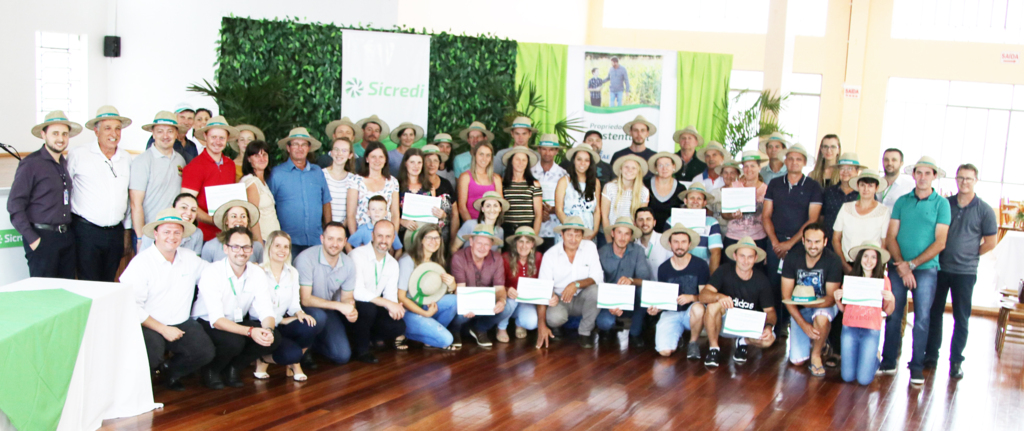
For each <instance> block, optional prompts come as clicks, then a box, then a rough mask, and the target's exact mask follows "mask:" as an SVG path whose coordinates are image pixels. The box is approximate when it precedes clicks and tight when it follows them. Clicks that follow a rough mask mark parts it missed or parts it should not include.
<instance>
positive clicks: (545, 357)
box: [103, 314, 1024, 431]
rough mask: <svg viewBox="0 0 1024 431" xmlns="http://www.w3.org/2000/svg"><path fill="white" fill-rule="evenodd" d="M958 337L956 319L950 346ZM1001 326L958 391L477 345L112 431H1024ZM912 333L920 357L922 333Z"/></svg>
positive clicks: (771, 354)
mask: <svg viewBox="0 0 1024 431" xmlns="http://www.w3.org/2000/svg"><path fill="white" fill-rule="evenodd" d="M951 328H952V318H951V317H950V316H949V315H948V314H947V315H946V324H945V327H944V329H945V332H946V333H947V335H946V340H947V342H948V339H949V331H950V329H951ZM994 328H995V321H994V320H992V319H988V318H981V317H975V318H972V320H971V331H972V333H971V338H970V343H969V345H968V348H967V353H966V356H967V357H968V362H966V364H967V365H968V367H967V368H965V373H966V377H965V378H964V379H963V380H961V381H959V382H956V381H951V380H950V379H949V378H948V377H947V372H948V365H947V364H946V363H940V365H939V369H938V370H936V371H932V372H928V373H926V376H927V381H926V383H925V384H924V386H922V387H920V388H915V387H911V386H910V385H909V378H910V373H909V371H907V370H906V369H900V372H899V374H898V375H896V376H885V377H879V378H876V380H875V382H874V383H872V384H871V385H870V386H867V387H861V386H858V385H855V384H847V383H843V382H842V380H841V379H840V377H839V374H838V371H829V374H828V376H827V377H825V378H824V379H817V378H814V377H811V376H810V375H809V373H808V372H807V370H806V369H804V368H798V367H793V366H789V365H787V363H786V361H785V354H786V346H785V344H784V343H783V344H782V345H777V346H776V347H773V348H772V349H769V350H767V351H763V352H762V351H758V350H757V349H751V358H750V360H748V361H747V363H746V364H743V365H736V364H733V363H732V361H731V360H729V361H727V362H725V363H723V364H722V366H721V367H719V368H718V369H714V370H709V369H707V368H705V367H704V365H703V362H698V361H687V360H686V359H685V357H683V356H681V355H680V354H678V353H677V354H676V355H674V356H672V357H670V358H660V357H657V355H656V354H655V353H654V351H653V350H652V349H646V350H643V351H641V352H639V353H636V352H634V351H631V350H629V349H628V348H626V347H625V340H624V338H625V333H620V337H622V338H623V339H622V340H620V343H619V345H615V344H603V345H601V346H600V347H599V349H598V350H591V351H583V350H582V349H580V347H579V346H578V345H577V344H576V343H575V342H574V341H570V340H565V341H561V342H559V343H558V344H557V345H556V346H554V347H553V348H551V349H550V350H542V351H538V350H535V349H534V348H533V347H532V344H529V343H528V342H527V341H524V340H519V341H514V342H513V343H512V344H508V345H501V344H496V347H495V348H494V349H482V348H479V347H477V346H476V345H475V344H474V343H473V341H472V340H471V339H470V340H468V343H467V348H464V349H463V350H462V351H461V352H457V353H447V352H439V351H423V350H419V349H413V350H411V351H409V352H387V353H383V354H381V355H380V358H381V363H380V364H379V365H376V366H369V365H364V364H348V365H344V366H334V365H327V364H324V363H322V362H321V366H320V368H319V369H318V370H316V371H312V372H309V371H307V374H309V377H310V380H309V381H308V382H305V383H294V382H292V381H291V380H286V378H285V376H284V369H283V368H282V367H272V368H271V370H270V372H271V374H272V376H273V377H272V378H271V379H270V380H269V381H266V382H257V383H253V379H252V377H251V375H250V376H249V377H247V379H246V383H247V386H246V387H244V388H241V389H231V388H229V389H225V390H221V391H209V390H206V389H202V388H199V386H198V381H196V380H195V379H190V380H188V381H187V383H188V385H189V387H190V389H189V390H188V391H186V392H183V393H176V392H170V391H166V390H163V388H160V387H158V389H157V390H156V400H157V402H161V403H164V405H165V406H164V408H163V409H160V410H157V411H155V412H152V413H148V414H145V415H141V416H138V417H134V418H128V419H119V420H110V421H106V422H105V423H104V428H103V429H108V430H142V429H155V430H199V429H202V430H232V431H235V430H268V429H280V430H290V429H296V430H319V429H364V430H381V429H393V430H398V429H416V430H450V429H459V430H463V429H465V430H474V429H501V430H506V429H507V430H515V429H545V430H548V429H622V430H634V429H709V430H710V429H779V430H783V429H785V430H802V429H806V430H834V429H849V430H862V429H870V430H876V429H886V430H889V429H891V430H902V429H928V430H931V429H942V430H958V429H972V430H979V431H980V430H986V431H987V430H1001V429H1007V430H1010V429H1012V430H1020V429H1022V425H1021V421H1022V419H1021V412H1024V396H1022V365H1024V346H1021V345H1010V344H1008V345H1007V347H1006V349H1005V350H1004V351H1003V355H1002V359H997V358H996V357H995V351H994V349H993V339H994V330H995V329H994ZM907 334H908V336H907V337H905V339H904V341H905V347H904V351H905V352H908V355H909V351H910V344H909V343H910V339H911V337H910V336H909V334H910V327H909V325H908V328H907ZM947 347H948V344H947ZM705 348H706V342H705ZM724 351H725V353H727V354H728V353H730V352H731V348H730V347H726V348H725V349H724ZM942 355H943V358H944V360H945V358H946V357H947V352H946V351H945V350H944V351H943V353H942ZM908 359H909V357H905V358H904V365H905V361H906V360H908Z"/></svg>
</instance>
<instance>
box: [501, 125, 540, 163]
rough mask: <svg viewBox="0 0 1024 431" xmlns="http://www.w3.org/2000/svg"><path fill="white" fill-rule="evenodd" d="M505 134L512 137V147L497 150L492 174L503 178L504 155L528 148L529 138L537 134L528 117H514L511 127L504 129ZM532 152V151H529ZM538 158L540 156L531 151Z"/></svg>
mask: <svg viewBox="0 0 1024 431" xmlns="http://www.w3.org/2000/svg"><path fill="white" fill-rule="evenodd" d="M505 133H508V134H510V135H512V146H511V147H508V148H502V149H501V150H498V153H497V154H495V155H494V173H496V174H498V175H501V176H504V175H505V163H504V161H503V160H504V159H503V158H504V156H505V153H507V152H509V151H511V150H512V149H513V148H515V147H523V148H528V146H529V145H530V138H533V135H535V134H537V128H535V127H533V121H532V120H530V117H516V119H515V120H513V121H512V125H511V126H508V127H506V128H505ZM531 151H532V150H531ZM533 153H534V154H536V155H537V158H540V154H538V153H537V152H536V151H533Z"/></svg>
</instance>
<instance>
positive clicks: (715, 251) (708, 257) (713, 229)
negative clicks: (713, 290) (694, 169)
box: [669, 181, 722, 274]
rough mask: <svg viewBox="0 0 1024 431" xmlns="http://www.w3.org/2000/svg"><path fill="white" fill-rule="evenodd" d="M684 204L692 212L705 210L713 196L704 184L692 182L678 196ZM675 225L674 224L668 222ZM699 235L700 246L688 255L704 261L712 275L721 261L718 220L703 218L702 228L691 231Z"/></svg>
mask: <svg viewBox="0 0 1024 431" xmlns="http://www.w3.org/2000/svg"><path fill="white" fill-rule="evenodd" d="M679 199H682V200H683V202H684V203H685V204H686V208H688V209H692V210H706V207H707V205H708V204H709V203H711V202H714V201H715V196H714V195H712V194H711V193H709V192H708V191H707V190H705V189H704V184H703V183H699V182H697V181H694V182H693V183H692V184H690V188H689V189H687V190H686V191H684V192H682V193H680V194H679ZM669 223H671V224H673V225H675V222H674V221H672V220H669ZM693 230H695V231H696V232H697V233H699V234H700V244H698V245H697V248H695V249H693V250H691V251H690V254H692V255H694V256H697V257H699V258H701V259H704V261H705V262H707V263H708V267H709V268H710V269H711V273H712V274H713V273H714V272H715V270H716V269H718V264H719V263H720V262H721V260H722V231H721V230H720V228H719V226H718V220H715V218H714V217H711V216H705V217H704V226H702V227H699V228H696V229H693Z"/></svg>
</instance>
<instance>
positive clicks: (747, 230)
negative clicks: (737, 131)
mask: <svg viewBox="0 0 1024 431" xmlns="http://www.w3.org/2000/svg"><path fill="white" fill-rule="evenodd" d="M740 161H741V162H742V163H743V165H742V168H743V172H742V174H743V176H742V177H740V179H738V180H736V181H734V182H733V183H732V184H729V185H728V186H729V187H753V188H754V196H755V197H756V200H757V207H756V208H757V210H756V211H755V212H752V213H743V212H739V211H736V212H732V213H726V212H725V211H723V212H722V218H723V219H725V220H728V225H727V228H726V232H725V236H724V237H723V238H722V245H723V246H724V247H728V246H730V245H733V244H735V243H736V242H737V241H739V240H741V239H743V237H747V236H749V237H750V238H752V239H753V240H754V242H755V243H756V244H757V246H758V247H761V248H762V249H764V250H767V249H768V248H769V246H771V243H770V242H769V241H768V234H767V233H765V231H764V225H762V224H761V211H762V209H763V208H764V194H765V192H766V191H768V185H767V184H765V183H764V181H762V179H761V167H762V166H764V165H765V164H767V163H768V156H765V155H764V154H761V152H759V151H756V150H755V151H744V152H743V155H742V156H741V158H740Z"/></svg>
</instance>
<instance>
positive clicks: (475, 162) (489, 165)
mask: <svg viewBox="0 0 1024 431" xmlns="http://www.w3.org/2000/svg"><path fill="white" fill-rule="evenodd" d="M501 186H502V185H501V177H499V176H498V174H495V173H494V148H493V147H491V144H489V143H487V142H480V143H479V144H477V145H476V146H475V147H473V149H472V159H471V160H470V167H469V170H468V171H466V172H463V173H462V175H459V217H462V219H463V220H472V219H475V218H477V216H478V215H480V214H479V210H477V209H476V207H475V205H474V204H475V203H476V200H477V199H480V197H481V196H483V195H484V193H487V192H491V191H493V192H498V195H499V196H500V195H501V194H502V188H501Z"/></svg>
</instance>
